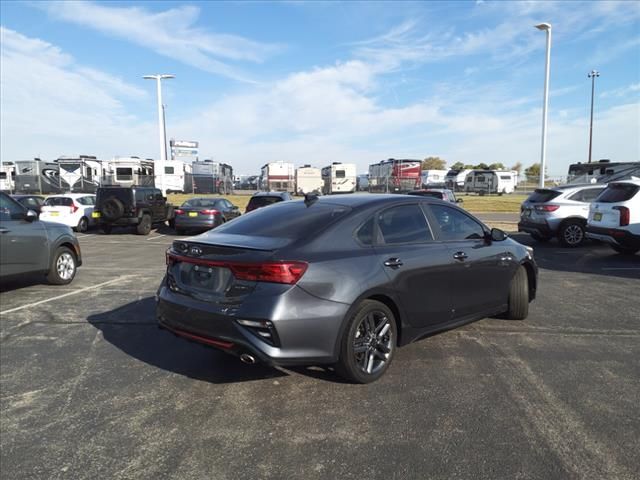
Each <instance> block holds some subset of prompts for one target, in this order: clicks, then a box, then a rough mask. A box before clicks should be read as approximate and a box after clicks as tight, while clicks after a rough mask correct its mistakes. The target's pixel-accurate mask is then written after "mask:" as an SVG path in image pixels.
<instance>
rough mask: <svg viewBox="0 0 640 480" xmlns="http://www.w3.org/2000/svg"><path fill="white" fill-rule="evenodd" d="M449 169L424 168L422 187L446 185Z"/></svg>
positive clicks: (421, 173)
mask: <svg viewBox="0 0 640 480" xmlns="http://www.w3.org/2000/svg"><path fill="white" fill-rule="evenodd" d="M448 172H449V171H448V170H422V171H421V172H420V183H422V187H423V188H424V187H427V186H432V187H435V186H441V187H443V186H444V182H445V179H446V176H447V173H448Z"/></svg>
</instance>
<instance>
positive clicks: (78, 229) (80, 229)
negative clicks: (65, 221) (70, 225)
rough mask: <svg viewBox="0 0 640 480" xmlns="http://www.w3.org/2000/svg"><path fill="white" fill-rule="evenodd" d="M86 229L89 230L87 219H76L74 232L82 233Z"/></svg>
mask: <svg viewBox="0 0 640 480" xmlns="http://www.w3.org/2000/svg"><path fill="white" fill-rule="evenodd" d="M87 230H89V219H88V218H87V217H82V218H81V219H80V220H78V225H77V226H76V232H80V233H84V232H86V231H87Z"/></svg>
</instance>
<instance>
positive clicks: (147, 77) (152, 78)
mask: <svg viewBox="0 0 640 480" xmlns="http://www.w3.org/2000/svg"><path fill="white" fill-rule="evenodd" d="M142 78H144V79H145V80H155V79H156V76H155V75H145V76H144V77H142Z"/></svg>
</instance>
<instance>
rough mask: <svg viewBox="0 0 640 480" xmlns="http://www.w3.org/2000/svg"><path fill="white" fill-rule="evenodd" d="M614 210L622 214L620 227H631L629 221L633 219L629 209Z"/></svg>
mask: <svg viewBox="0 0 640 480" xmlns="http://www.w3.org/2000/svg"><path fill="white" fill-rule="evenodd" d="M613 209H614V210H618V211H619V212H620V226H621V227H626V226H627V225H629V219H630V217H631V212H630V211H629V209H628V208H627V207H613Z"/></svg>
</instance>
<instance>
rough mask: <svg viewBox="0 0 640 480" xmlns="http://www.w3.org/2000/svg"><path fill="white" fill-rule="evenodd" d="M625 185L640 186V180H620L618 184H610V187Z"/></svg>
mask: <svg viewBox="0 0 640 480" xmlns="http://www.w3.org/2000/svg"><path fill="white" fill-rule="evenodd" d="M624 184H627V185H629V184H630V185H636V186H640V178H638V179H636V178H630V179H629V180H618V181H617V182H611V183H609V185H624Z"/></svg>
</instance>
